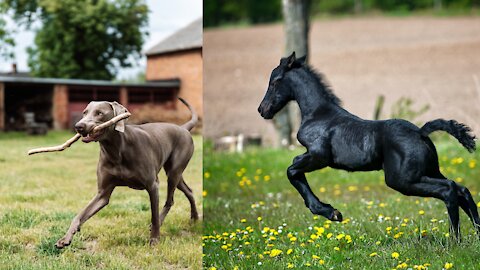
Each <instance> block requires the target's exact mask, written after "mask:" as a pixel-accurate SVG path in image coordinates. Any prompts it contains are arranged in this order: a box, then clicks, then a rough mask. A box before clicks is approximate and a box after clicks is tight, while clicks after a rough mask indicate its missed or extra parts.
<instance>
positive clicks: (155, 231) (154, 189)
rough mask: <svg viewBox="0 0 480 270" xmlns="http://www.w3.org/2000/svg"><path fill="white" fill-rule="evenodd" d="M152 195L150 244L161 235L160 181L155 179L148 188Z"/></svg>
mask: <svg viewBox="0 0 480 270" xmlns="http://www.w3.org/2000/svg"><path fill="white" fill-rule="evenodd" d="M147 192H148V195H149V196H150V209H151V211H152V227H151V228H150V230H151V231H150V245H155V244H156V243H157V242H158V238H159V237H160V219H159V216H158V212H159V209H158V181H153V183H152V184H151V186H150V187H148V188H147Z"/></svg>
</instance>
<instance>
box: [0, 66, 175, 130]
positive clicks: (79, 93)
mask: <svg viewBox="0 0 480 270" xmlns="http://www.w3.org/2000/svg"><path fill="white" fill-rule="evenodd" d="M18 75H20V74H18ZM18 75H15V74H10V76H0V131H4V130H22V129H23V128H24V126H23V124H24V122H23V121H24V114H25V113H27V112H28V113H34V115H35V121H36V122H39V123H46V124H47V125H48V127H50V128H55V129H66V128H71V127H73V125H74V123H75V122H76V121H78V120H79V119H80V118H81V115H82V111H83V109H84V108H85V107H86V106H87V104H88V103H89V102H90V101H93V100H108V101H119V102H120V103H121V104H123V105H124V106H126V107H127V109H129V110H130V111H131V112H132V113H133V115H132V117H133V116H135V112H136V111H137V110H138V109H141V108H143V107H144V106H145V104H151V105H152V106H154V107H157V108H162V109H163V110H164V111H173V110H174V109H175V108H176V106H177V99H176V97H177V94H178V91H179V89H180V81H179V80H176V79H173V80H162V81H155V82H147V83H141V84H140V83H139V84H135V83H115V82H110V81H99V80H77V79H53V78H31V77H28V76H27V75H23V74H22V76H18ZM137 122H142V120H141V119H138V118H137Z"/></svg>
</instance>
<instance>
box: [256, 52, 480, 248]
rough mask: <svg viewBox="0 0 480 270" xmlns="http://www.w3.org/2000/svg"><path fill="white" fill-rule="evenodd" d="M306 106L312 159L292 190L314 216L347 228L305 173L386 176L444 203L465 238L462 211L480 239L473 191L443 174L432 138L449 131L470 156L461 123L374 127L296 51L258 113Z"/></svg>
mask: <svg viewBox="0 0 480 270" xmlns="http://www.w3.org/2000/svg"><path fill="white" fill-rule="evenodd" d="M291 100H296V101H297V103H298V105H299V106H300V111H301V115H302V122H301V126H300V129H299V131H298V134H297V138H298V140H299V142H300V143H301V144H302V145H303V146H305V147H306V148H307V152H306V153H304V154H302V155H299V156H297V157H295V158H294V160H293V163H292V165H291V166H290V167H288V169H287V176H288V179H289V180H290V182H291V183H292V185H293V186H294V187H295V188H296V189H297V190H298V192H299V193H300V195H302V197H303V199H304V201H305V205H306V206H307V207H308V208H309V209H310V211H311V212H312V213H313V214H317V215H322V216H324V217H326V218H328V219H330V220H332V221H342V214H341V213H340V212H339V211H338V210H337V209H335V208H333V207H332V206H331V205H330V204H326V203H324V202H321V201H320V200H319V199H318V198H317V196H315V194H313V192H312V190H311V189H310V186H309V185H308V183H307V179H306V178H305V173H307V172H311V171H315V170H319V169H322V168H324V167H327V166H329V167H331V168H335V169H342V170H346V171H351V172H353V171H373V170H381V169H383V170H384V173H385V182H386V184H387V186H389V187H390V188H392V189H395V190H397V191H399V192H401V193H402V194H404V195H408V196H420V197H434V198H437V199H440V200H442V201H444V202H445V204H446V206H447V210H448V216H449V218H450V229H451V230H452V231H453V232H454V234H455V236H456V237H457V239H459V236H460V225H459V212H458V211H459V210H458V207H459V206H460V207H461V208H462V209H463V211H465V213H466V214H467V215H468V217H469V218H470V219H471V221H472V222H473V225H474V227H475V228H476V230H477V233H479V234H480V219H479V216H478V211H477V205H476V204H475V202H474V200H473V198H472V195H471V194H470V191H469V190H468V189H467V188H466V187H464V186H462V185H460V184H458V183H455V182H454V181H453V180H450V179H447V178H446V177H445V176H443V175H442V173H441V172H440V170H439V166H438V156H437V151H436V149H435V146H434V145H433V143H432V141H431V140H430V138H429V137H428V134H430V133H431V132H433V131H436V130H443V131H446V132H448V133H449V134H450V135H452V136H453V137H455V138H456V139H457V140H458V141H459V142H460V143H461V144H462V145H463V146H464V147H465V148H466V149H467V150H468V151H469V152H472V151H474V150H475V141H474V138H475V137H474V135H473V134H471V133H470V132H471V130H470V128H469V127H467V126H466V125H464V124H461V123H458V122H457V121H455V120H449V121H446V120H443V119H437V120H434V121H431V122H428V123H426V124H425V125H424V126H423V127H421V128H418V127H417V126H415V125H414V124H412V123H410V122H408V121H406V120H402V119H389V120H382V121H370V120H364V119H361V118H359V117H357V116H355V115H353V114H351V113H349V112H348V111H346V110H345V109H343V108H342V107H341V106H340V100H339V99H338V98H337V97H336V96H335V95H334V94H333V92H332V90H331V89H330V87H329V86H328V85H327V84H326V83H325V81H324V79H323V77H322V75H320V74H318V73H316V72H315V71H313V70H312V69H311V68H310V67H309V66H308V65H307V64H305V57H302V58H299V59H296V57H295V52H294V53H292V55H290V56H289V57H287V58H282V59H281V60H280V65H279V66H277V67H276V68H275V69H273V71H272V74H271V76H270V82H269V85H268V89H267V92H266V94H265V97H264V98H263V100H262V103H261V104H260V106H259V107H258V112H259V113H260V114H261V116H262V117H263V118H265V119H272V118H273V116H274V115H275V114H276V113H277V112H278V111H280V109H282V108H283V107H284V106H285V105H286V104H287V103H288V102H289V101H291Z"/></svg>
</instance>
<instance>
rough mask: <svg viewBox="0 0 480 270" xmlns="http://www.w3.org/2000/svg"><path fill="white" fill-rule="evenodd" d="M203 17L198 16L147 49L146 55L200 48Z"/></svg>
mask: <svg viewBox="0 0 480 270" xmlns="http://www.w3.org/2000/svg"><path fill="white" fill-rule="evenodd" d="M202 44H203V18H198V19H196V20H194V21H193V22H191V23H190V24H188V25H187V26H185V27H184V28H182V29H180V30H178V31H177V32H175V33H173V34H172V35H171V36H169V37H167V38H165V39H164V40H162V41H160V42H159V43H157V44H156V45H155V46H153V47H152V48H150V49H148V50H147V51H146V52H145V54H146V55H154V54H164V53H169V52H176V51H183V50H190V49H197V48H202Z"/></svg>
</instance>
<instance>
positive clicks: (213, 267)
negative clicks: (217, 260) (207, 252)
mask: <svg viewBox="0 0 480 270" xmlns="http://www.w3.org/2000/svg"><path fill="white" fill-rule="evenodd" d="M208 270H217V268H216V267H215V266H212V267H210V268H208Z"/></svg>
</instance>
